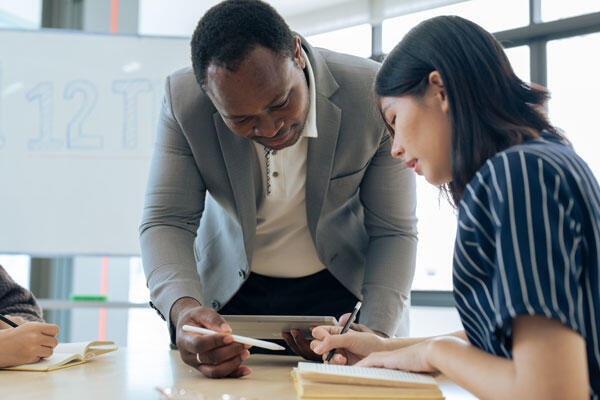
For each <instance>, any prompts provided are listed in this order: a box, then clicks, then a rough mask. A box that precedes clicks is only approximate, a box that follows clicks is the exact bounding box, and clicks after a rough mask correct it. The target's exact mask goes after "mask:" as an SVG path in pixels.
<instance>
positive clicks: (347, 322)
mask: <svg viewBox="0 0 600 400" xmlns="http://www.w3.org/2000/svg"><path fill="white" fill-rule="evenodd" d="M360 306H362V303H361V302H360V301H359V302H358V303H356V305H355V306H354V311H352V314H351V315H350V317H349V318H348V320H347V321H346V324H344V327H343V328H342V331H341V332H340V335H343V334H344V333H346V332H348V329H349V328H350V325H351V324H352V323H353V322H354V320H355V319H356V314H358V310H360ZM334 353H335V349H331V350H330V351H329V354H327V358H326V359H325V361H327V362H329V361H330V360H331V357H333V354H334Z"/></svg>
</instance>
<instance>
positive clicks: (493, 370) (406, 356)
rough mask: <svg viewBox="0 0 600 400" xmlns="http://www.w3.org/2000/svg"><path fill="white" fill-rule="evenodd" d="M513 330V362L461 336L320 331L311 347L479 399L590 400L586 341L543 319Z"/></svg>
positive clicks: (521, 322) (526, 320) (525, 320)
mask: <svg viewBox="0 0 600 400" xmlns="http://www.w3.org/2000/svg"><path fill="white" fill-rule="evenodd" d="M513 324H514V332H513V348H512V355H513V359H512V360H510V359H507V358H502V357H498V356H495V355H492V354H489V353H486V352H484V351H482V350H480V349H478V348H476V347H475V346H473V345H471V344H469V343H468V341H466V340H465V339H466V337H465V336H464V332H455V333H454V334H451V335H442V336H435V337H431V338H420V339H403V338H398V339H389V340H383V341H382V340H380V339H379V340H375V338H374V337H373V336H374V335H371V336H366V335H368V334H365V333H356V332H354V333H347V334H344V335H336V334H334V335H331V333H336V332H335V331H331V332H330V331H329V330H328V329H326V327H319V328H317V329H315V330H313V335H314V336H315V337H318V338H319V340H315V341H313V343H312V344H311V346H312V347H313V349H314V350H315V351H316V352H317V353H320V354H327V352H328V351H329V350H330V349H332V348H336V349H337V353H338V354H337V355H338V357H334V359H333V360H332V362H334V363H337V364H346V363H352V364H354V363H356V365H358V366H363V367H382V368H391V369H401V370H408V371H416V372H440V373H442V374H444V375H445V376H447V377H448V378H449V379H450V380H452V381H453V382H455V383H457V384H458V385H460V386H462V387H464V388H465V389H467V390H468V391H470V392H471V393H473V394H474V395H475V396H477V397H479V398H485V399H509V400H510V399H516V398H526V399H544V400H545V399H588V398H589V379H588V371H587V358H586V351H585V341H584V340H583V338H582V337H581V336H580V335H579V334H578V333H577V332H575V331H573V330H571V329H569V328H568V327H566V326H565V325H562V324H561V323H560V322H558V321H556V320H551V319H548V318H545V317H541V316H521V317H517V318H516V319H515V320H514V322H513ZM340 356H343V357H340Z"/></svg>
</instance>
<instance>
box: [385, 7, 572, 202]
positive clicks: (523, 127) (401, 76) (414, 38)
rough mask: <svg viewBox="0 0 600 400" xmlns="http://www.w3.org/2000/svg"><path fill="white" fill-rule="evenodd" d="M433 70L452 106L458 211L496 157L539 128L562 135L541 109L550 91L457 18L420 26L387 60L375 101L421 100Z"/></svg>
mask: <svg viewBox="0 0 600 400" xmlns="http://www.w3.org/2000/svg"><path fill="white" fill-rule="evenodd" d="M432 71H438V72H439V74H440V75H441V77H442V80H443V83H444V89H445V91H446V94H447V96H448V102H449V107H450V125H451V135H452V139H451V143H452V149H451V152H452V154H451V160H452V181H451V182H450V183H449V184H448V185H447V186H446V187H442V189H443V190H445V191H447V192H449V195H450V197H451V203H453V204H454V206H458V203H459V201H460V199H461V198H462V195H463V192H464V190H465V188H466V186H467V184H468V183H469V181H470V180H471V179H472V178H473V176H474V175H475V173H476V172H477V170H478V169H479V168H480V167H481V166H482V165H483V163H484V162H485V161H486V160H487V159H488V158H490V157H492V156H493V155H494V154H496V153H498V152H499V151H502V150H504V149H506V148H508V147H510V146H513V145H515V144H519V143H522V142H523V141H526V140H529V139H531V138H535V137H537V136H538V135H539V132H540V131H542V130H546V131H549V132H551V133H553V134H555V135H557V136H558V137H561V135H560V134H559V133H558V132H557V131H556V129H555V128H554V127H553V126H552V125H550V123H549V122H548V119H547V118H546V116H545V114H544V112H543V111H542V109H543V105H544V103H545V102H546V101H547V99H548V94H547V92H546V91H544V90H541V89H537V88H533V87H531V86H530V85H528V84H526V83H525V82H523V81H521V80H520V79H519V78H518V77H517V76H516V75H515V73H514V72H513V69H512V67H511V65H510V63H509V61H508V58H507V57H506V54H505V53H504V50H503V49H502V45H501V44H500V43H499V42H498V41H497V40H496V39H495V38H494V36H492V35H491V34H490V33H489V32H487V31H485V30H484V29H483V28H481V27H480V26H479V25H477V24H475V23H473V22H471V21H468V20H466V19H464V18H461V17H457V16H442V17H436V18H432V19H429V20H426V21H423V22H421V23H420V24H419V25H417V26H416V27H414V28H413V29H412V30H411V31H410V32H408V33H407V34H406V36H405V37H404V39H402V41H401V42H400V43H398V45H397V46H396V47H395V48H394V50H392V52H391V53H390V54H389V55H388V56H387V58H386V59H385V61H384V63H383V65H382V66H381V69H380V70H379V73H378V74H377V78H376V81H375V95H376V96H378V97H384V96H402V95H412V96H415V97H416V98H420V97H422V96H423V95H424V94H425V90H426V89H427V85H428V81H429V74H430V73H431V72H432ZM388 128H389V127H388ZM561 138H562V137H561Z"/></svg>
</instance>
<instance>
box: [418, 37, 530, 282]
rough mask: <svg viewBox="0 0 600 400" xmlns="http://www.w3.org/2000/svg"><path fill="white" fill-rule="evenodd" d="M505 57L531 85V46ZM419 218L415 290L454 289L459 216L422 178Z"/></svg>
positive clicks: (511, 51)
mask: <svg viewBox="0 0 600 400" xmlns="http://www.w3.org/2000/svg"><path fill="white" fill-rule="evenodd" d="M506 55H507V57H508V59H509V61H510V63H511V65H512V66H513V69H514V71H515V73H516V74H517V76H519V77H520V78H521V79H522V80H524V81H525V82H529V46H520V47H514V48H510V49H506ZM417 218H418V219H419V222H418V230H419V244H418V247H417V268H416V271H415V278H414V282H413V287H412V289H413V290H452V258H453V253H454V239H455V237H456V213H455V211H454V210H453V209H452V207H450V205H449V204H448V202H447V201H446V199H445V198H443V197H440V192H439V190H438V189H437V188H436V187H434V186H433V185H431V184H429V183H428V182H427V181H425V179H424V178H422V177H417ZM432 249H435V251H432Z"/></svg>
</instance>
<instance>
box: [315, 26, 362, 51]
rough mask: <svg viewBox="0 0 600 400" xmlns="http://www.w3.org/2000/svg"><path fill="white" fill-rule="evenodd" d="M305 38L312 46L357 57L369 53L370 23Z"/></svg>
mask: <svg viewBox="0 0 600 400" xmlns="http://www.w3.org/2000/svg"><path fill="white" fill-rule="evenodd" d="M306 40H308V43H310V44H311V46H313V47H323V48H325V49H329V50H333V51H339V52H340V53H346V54H352V55H355V56H359V57H369V56H370V55H371V25H369V24H363V25H357V26H352V27H350V28H344V29H339V30H337V31H331V32H327V33H321V34H318V35H313V36H308V37H307V38H306Z"/></svg>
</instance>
